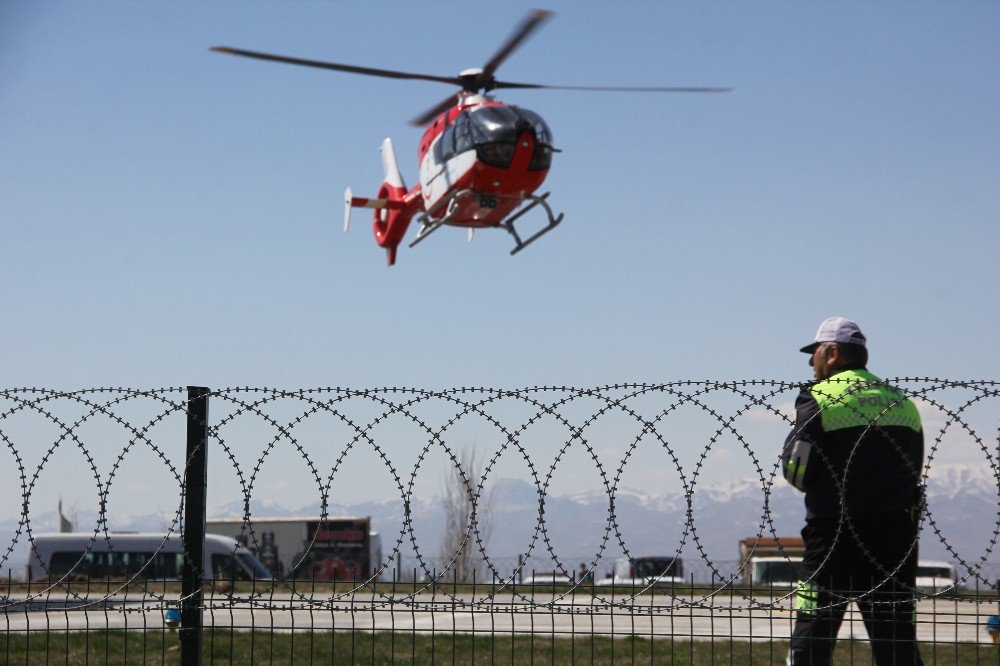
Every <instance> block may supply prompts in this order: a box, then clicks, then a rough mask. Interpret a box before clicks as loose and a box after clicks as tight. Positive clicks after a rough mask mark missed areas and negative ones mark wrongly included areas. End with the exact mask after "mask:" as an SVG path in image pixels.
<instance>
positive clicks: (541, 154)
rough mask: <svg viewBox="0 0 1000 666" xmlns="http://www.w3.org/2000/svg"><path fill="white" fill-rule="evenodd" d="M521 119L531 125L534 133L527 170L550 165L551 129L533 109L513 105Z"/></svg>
mask: <svg viewBox="0 0 1000 666" xmlns="http://www.w3.org/2000/svg"><path fill="white" fill-rule="evenodd" d="M514 108H515V109H516V111H517V113H518V115H519V116H520V117H521V119H522V120H524V121H525V122H527V123H528V124H529V125H531V130H532V132H533V133H534V135H535V151H534V153H532V155H531V163H530V164H528V171H544V170H545V169H548V168H549V167H550V166H552V153H553V152H554V148H553V147H552V130H550V129H549V126H548V124H546V122H545V121H544V120H542V117H541V116H540V115H538V114H537V113H535V112H534V111H529V110H528V109H522V108H520V107H514Z"/></svg>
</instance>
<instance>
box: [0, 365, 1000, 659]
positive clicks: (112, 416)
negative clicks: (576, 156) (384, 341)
mask: <svg viewBox="0 0 1000 666" xmlns="http://www.w3.org/2000/svg"><path fill="white" fill-rule="evenodd" d="M879 384H880V386H885V387H888V388H891V390H893V391H895V392H898V394H899V396H900V398H899V399H900V400H901V401H902V400H904V396H905V398H906V399H908V400H909V401H910V402H911V403H912V404H914V405H915V406H916V408H917V409H918V410H919V413H920V416H921V418H922V421H923V433H924V451H923V455H922V456H921V457H920V460H919V464H918V465H917V466H916V468H914V469H912V470H911V472H912V475H913V479H914V484H915V486H917V487H918V488H919V490H920V493H919V497H920V498H921V499H920V501H919V503H918V506H917V507H916V511H915V513H914V519H915V520H916V521H917V524H918V530H917V532H916V534H917V535H918V536H917V537H916V538H914V539H913V543H912V544H905V545H906V546H907V548H904V551H906V553H907V554H908V556H912V559H913V560H914V561H917V560H918V556H917V552H918V548H919V562H918V565H919V566H918V568H917V578H916V579H915V580H911V579H909V578H906V577H905V576H900V575H898V574H899V571H900V568H899V566H897V567H895V568H893V567H889V568H888V570H886V571H884V574H885V575H884V576H882V577H881V579H880V580H878V581H876V582H875V583H871V582H869V583H868V584H866V585H860V586H851V589H850V591H849V592H847V593H844V594H841V595H839V596H836V597H835V600H834V601H831V602H830V603H829V604H828V605H829V607H830V608H831V609H832V608H835V609H837V610H838V612H844V613H845V615H844V621H843V623H842V625H841V626H840V627H839V630H838V631H839V633H838V634H837V635H838V636H839V638H840V639H841V641H842V642H841V643H840V647H839V648H838V650H837V659H838V660H841V661H843V660H845V659H846V660H847V661H845V662H844V663H850V662H855V661H858V662H859V663H867V662H866V661H865V660H866V659H867V660H870V652H869V647H868V644H867V643H865V642H864V641H866V639H867V637H868V633H867V630H866V626H865V624H866V621H867V620H868V619H869V617H868V616H866V615H864V613H863V612H862V611H863V610H864V609H865V608H866V607H867V606H866V604H868V602H869V601H871V600H873V599H875V600H878V599H879V597H877V594H878V590H880V589H882V588H883V587H884V586H886V585H891V586H893V587H894V588H899V587H900V586H902V588H904V589H903V590H902V596H899V597H898V599H897V600H896V601H891V602H889V605H890V606H892V607H893V608H895V607H896V606H898V605H900V604H912V613H913V617H915V619H916V641H917V644H918V645H919V649H920V651H921V652H922V653H923V655H924V659H925V660H926V661H930V660H931V659H933V660H934V662H935V663H937V662H941V663H980V662H983V663H996V662H997V660H998V658H1000V657H998V652H997V648H996V646H995V642H994V641H995V640H996V638H997V636H1000V619H998V618H997V613H998V610H997V604H998V596H997V574H998V571H1000V567H998V557H997V554H996V552H995V550H996V541H997V536H998V534H1000V473H998V463H1000V418H998V416H1000V410H998V409H997V402H996V399H997V395H998V391H1000V384H998V383H996V382H990V381H953V380H938V379H930V378H897V379H892V380H889V381H887V382H886V383H885V384H882V383H881V382H879ZM802 388H803V387H802V385H800V384H797V383H791V382H778V381H762V380H750V381H729V382H715V381H683V382H671V383H665V384H627V385H626V384H623V385H615V386H606V387H598V388H573V387H532V388H525V389H516V390H504V389H492V388H482V387H470V388H456V389H447V390H422V389H413V388H394V387H393V388H388V387H386V388H376V389H343V388H321V389H308V390H277V389H265V388H248V387H244V388H240V387H237V388H227V389H223V390H209V389H201V388H195V387H189V388H187V389H181V388H174V389H158V390H134V389H125V388H102V389H89V390H80V391H53V390H44V389H28V388H24V389H9V390H5V391H2V392H0V409H2V411H0V437H2V439H3V446H2V451H3V453H2V454H0V455H3V456H5V458H6V459H5V460H4V464H3V465H2V466H0V488H3V489H4V490H3V491H2V492H3V498H4V499H3V502H2V507H3V509H4V511H5V512H6V513H5V515H2V516H0V539H2V543H0V548H2V551H0V569H2V570H4V571H6V572H7V579H6V581H5V584H4V586H3V587H4V589H3V590H0V607H2V608H3V609H4V618H3V622H4V631H3V632H2V634H0V635H2V640H3V647H2V649H0V654H3V655H4V657H5V659H6V660H7V661H8V662H10V663H22V662H23V663H35V662H39V663H42V662H44V663H48V662H49V661H52V662H55V663H63V662H66V663H85V662H89V661H91V660H93V661H101V662H106V661H113V662H119V661H123V662H127V663H130V662H131V661H133V660H134V661H137V662H139V661H141V662H142V663H146V662H152V663H160V662H171V663H173V662H176V661H177V660H178V659H180V660H181V661H182V662H183V663H198V662H199V660H201V659H204V660H210V661H226V662H229V663H234V662H244V661H264V662H268V663H271V662H278V663H288V662H296V663H305V662H310V663H311V662H313V661H316V662H323V663H330V662H334V663H358V662H365V663H395V662H402V663H438V662H441V663H480V662H483V663H485V662H490V663H492V662H494V661H497V660H500V661H510V662H511V663H529V662H530V663H534V661H535V660H538V661H539V662H541V663H567V662H568V663H573V662H577V661H578V662H580V663H618V662H628V663H634V662H636V661H638V662H641V663H713V662H719V663H772V662H773V663H784V660H785V657H786V654H787V652H788V643H789V640H790V638H791V636H792V633H793V628H794V625H795V621H796V618H801V617H802V614H803V613H805V612H810V611H808V609H804V607H803V605H802V599H803V598H805V596H806V595H805V593H804V592H803V587H802V583H803V580H802V579H803V578H804V576H802V571H803V565H802V558H803V555H804V549H805V544H804V542H803V541H802V538H801V537H800V536H799V530H800V529H801V528H802V526H803V523H804V518H805V510H804V508H803V507H802V496H801V494H799V493H798V492H797V491H795V490H794V489H792V488H791V486H790V485H789V484H788V483H787V482H786V480H785V478H783V475H784V474H783V472H784V471H785V468H783V465H782V460H781V453H782V451H783V449H784V443H785V437H786V435H787V434H788V432H789V431H790V430H791V429H792V427H793V421H794V416H795V407H794V403H795V399H796V396H797V395H798V394H799V392H800V390H801V389H802ZM893 407H894V405H891V404H888V405H884V406H883V407H880V408H879V409H878V410H876V412H875V413H874V416H873V415H872V414H873V413H872V412H871V411H868V412H866V414H867V416H866V418H867V419H868V424H867V426H866V427H865V428H863V429H862V430H863V431H864V433H865V434H863V435H859V436H858V437H857V441H856V442H855V444H854V446H855V447H860V446H862V445H863V444H864V442H865V441H867V439H866V438H867V437H868V436H869V435H868V433H871V432H874V431H879V430H882V429H885V426H886V425H887V423H888V420H887V417H886V416H885V415H886V414H888V413H889V412H890V411H891V410H892V409H893ZM826 409H830V408H829V406H827V408H826ZM880 419H881V421H880ZM890 441H891V439H890ZM861 459H862V458H861V457H852V456H847V460H848V463H847V464H848V466H847V468H845V469H842V470H840V471H839V472H838V473H839V474H841V475H844V476H845V478H846V474H847V473H848V471H849V470H850V465H851V461H855V463H856V461H857V460H861ZM814 462H815V461H814ZM820 463H822V460H821V461H820ZM820 463H817V464H820ZM911 466H912V465H911ZM785 467H787V464H786V466H785ZM847 487H848V485H847V484H846V482H845V483H844V484H842V485H841V497H840V501H841V503H842V504H845V503H846V499H845V493H846V490H845V489H846V488H847ZM53 509H55V511H53ZM837 524H838V528H837V530H836V538H837V539H839V540H840V541H841V542H850V541H851V540H858V541H863V539H861V538H860V537H859V536H858V530H857V529H856V527H855V521H853V520H852V518H851V516H850V515H849V514H844V515H842V516H841V517H840V518H839V521H838V523H837ZM861 551H862V553H866V552H867V551H866V549H865V547H864V546H863V545H862V547H861ZM869 556H870V557H871V558H875V556H874V555H871V554H869ZM805 578H808V577H805ZM805 582H806V583H808V582H809V581H808V580H806V581H805ZM897 592H898V590H897ZM879 603H881V602H879ZM906 608H911V606H906ZM821 610H822V609H821Z"/></svg>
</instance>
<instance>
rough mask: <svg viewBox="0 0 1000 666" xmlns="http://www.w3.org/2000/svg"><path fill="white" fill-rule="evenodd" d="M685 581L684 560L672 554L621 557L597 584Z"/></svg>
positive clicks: (642, 583)
mask: <svg viewBox="0 0 1000 666" xmlns="http://www.w3.org/2000/svg"><path fill="white" fill-rule="evenodd" d="M683 582H684V561H683V560H682V559H681V558H679V557H673V556H670V555H655V556H650V557H633V558H628V557H620V558H618V559H616V560H615V565H614V569H612V570H611V571H610V572H608V577H607V578H601V579H600V580H598V581H597V582H596V583H595V585H649V584H652V583H664V584H668V585H669V584H676V583H683Z"/></svg>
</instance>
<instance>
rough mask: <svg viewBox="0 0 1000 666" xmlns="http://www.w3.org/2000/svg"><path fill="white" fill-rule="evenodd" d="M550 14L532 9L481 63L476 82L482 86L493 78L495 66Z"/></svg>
mask: <svg viewBox="0 0 1000 666" xmlns="http://www.w3.org/2000/svg"><path fill="white" fill-rule="evenodd" d="M551 16H552V12H550V11H546V10H544V9H536V10H534V11H532V12H531V13H530V14H528V16H527V17H526V18H525V19H524V20H523V21H522V22H521V25H519V26H518V27H517V29H516V30H515V31H514V33H513V34H512V35H511V36H510V37H508V38H507V41H506V42H505V43H504V44H503V46H501V47H500V48H499V49H498V50H497V52H496V53H495V54H493V57H492V58H490V59H489V60H488V61H487V62H486V64H485V65H483V72H482V74H480V75H479V77H478V82H479V84H480V85H481V86H482V85H484V84H486V83H487V82H489V81H491V80H492V79H493V73H494V72H495V71H496V70H497V67H499V66H500V64H501V63H502V62H503V61H504V60H506V59H507V56H509V55H510V54H511V53H513V52H514V49H516V48H517V47H518V46H520V45H521V43H522V42H524V40H526V39H527V38H528V37H529V36H530V35H531V33H533V32H534V31H535V30H537V29H538V27H539V26H540V25H541V24H542V23H544V22H545V21H546V20H548V19H549V18H550V17H551Z"/></svg>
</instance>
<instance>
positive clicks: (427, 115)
mask: <svg viewBox="0 0 1000 666" xmlns="http://www.w3.org/2000/svg"><path fill="white" fill-rule="evenodd" d="M455 104H456V100H455V96H454V95H452V96H451V97H445V98H444V99H443V100H441V101H440V102H438V103H437V104H436V105H434V106H432V107H431V108H429V109H427V110H426V111H424V112H423V113H422V114H420V115H419V116H417V117H416V118H414V119H413V120H411V121H410V124H411V125H413V126H414V127H423V126H424V125H426V124H427V123H429V122H430V121H432V120H434V118H436V117H437V116H439V115H440V114H442V113H444V112H445V111H447V110H448V109H450V108H451V107H453V106H455Z"/></svg>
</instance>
